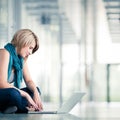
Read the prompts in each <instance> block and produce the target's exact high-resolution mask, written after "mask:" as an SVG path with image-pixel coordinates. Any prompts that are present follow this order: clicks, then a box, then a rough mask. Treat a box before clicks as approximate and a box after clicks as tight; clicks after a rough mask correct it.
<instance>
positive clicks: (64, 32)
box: [0, 0, 120, 104]
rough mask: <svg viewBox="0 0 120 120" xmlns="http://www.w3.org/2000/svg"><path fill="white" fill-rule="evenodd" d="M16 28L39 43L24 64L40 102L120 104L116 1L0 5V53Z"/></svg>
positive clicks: (32, 0)
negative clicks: (79, 97) (77, 95)
mask: <svg viewBox="0 0 120 120" xmlns="http://www.w3.org/2000/svg"><path fill="white" fill-rule="evenodd" d="M21 28H29V29H31V30H32V31H33V32H35V33H36V34H37V35H38V37H39V39H40V49H39V50H38V51H37V52H36V53H35V54H33V55H31V56H30V57H29V60H28V64H29V69H30V72H31V74H32V78H33V79H34V81H35V83H36V84H37V86H39V87H40V89H41V92H42V99H43V101H44V102H47V103H53V104H54V103H59V104H62V103H63V101H64V100H66V99H67V98H68V96H70V95H71V93H73V92H74V91H81V92H86V96H85V97H84V100H83V101H82V102H83V103H86V102H99V103H118V102H119V101H120V93H119V91H120V82H119V81H120V64H119V63H120V53H119V52H120V0H0V47H1V48H2V47H4V45H5V44H6V43H7V42H10V41H11V39H12V37H13V35H14V33H15V32H16V31H17V30H19V29H21ZM23 86H24V83H23Z"/></svg>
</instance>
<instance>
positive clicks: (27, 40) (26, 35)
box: [11, 29, 39, 53]
mask: <svg viewBox="0 0 120 120" xmlns="http://www.w3.org/2000/svg"><path fill="white" fill-rule="evenodd" d="M33 41H35V43H36V45H35V48H34V49H33V51H32V53H34V52H36V51H37V50H38V48H39V40H38V37H37V36H36V35H35V33H33V32H32V31H31V30H30V29H20V30H18V31H17V32H16V33H15V34H14V36H13V39H12V41H11V43H12V44H13V45H14V46H15V47H17V48H18V49H21V48H23V47H25V46H28V45H30V44H31V43H32V42H33Z"/></svg>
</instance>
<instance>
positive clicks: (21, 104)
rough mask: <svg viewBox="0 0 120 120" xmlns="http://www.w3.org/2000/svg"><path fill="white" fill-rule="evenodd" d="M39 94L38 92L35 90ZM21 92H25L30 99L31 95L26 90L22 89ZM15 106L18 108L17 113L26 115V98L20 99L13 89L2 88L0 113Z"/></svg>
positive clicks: (17, 92)
mask: <svg viewBox="0 0 120 120" xmlns="http://www.w3.org/2000/svg"><path fill="white" fill-rule="evenodd" d="M37 89H38V91H39V93H40V90H39V88H37ZM21 90H23V91H25V92H27V93H28V94H29V95H30V96H31V97H33V93H32V92H31V91H30V90H29V89H28V88H27V87H25V88H22V89H21ZM11 106H16V107H17V108H18V110H17V113H27V112H28V110H27V108H26V107H27V106H28V101H27V99H26V98H24V97H22V96H21V94H20V92H19V91H18V90H16V89H15V88H4V89H0V111H4V110H5V109H6V108H8V107H11Z"/></svg>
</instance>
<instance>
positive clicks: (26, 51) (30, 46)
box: [18, 41, 36, 58]
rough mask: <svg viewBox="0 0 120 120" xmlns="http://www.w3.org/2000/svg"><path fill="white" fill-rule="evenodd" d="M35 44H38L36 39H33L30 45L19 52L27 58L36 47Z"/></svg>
mask: <svg viewBox="0 0 120 120" xmlns="http://www.w3.org/2000/svg"><path fill="white" fill-rule="evenodd" d="M35 45H36V44H35V41H33V42H32V43H31V44H30V45H28V46H25V47H23V48H21V50H20V51H19V52H18V54H19V55H20V56H21V57H23V58H27V57H28V56H29V55H31V54H32V51H33V49H34V48H35Z"/></svg>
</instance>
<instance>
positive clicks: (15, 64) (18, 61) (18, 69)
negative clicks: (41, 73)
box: [4, 43, 23, 88]
mask: <svg viewBox="0 0 120 120" xmlns="http://www.w3.org/2000/svg"><path fill="white" fill-rule="evenodd" d="M4 48H5V49H6V50H7V51H8V52H9V53H10V60H9V66H8V80H9V78H10V75H11V72H12V68H14V69H15V71H14V72H15V74H14V86H15V87H17V88H20V83H21V81H22V78H23V72H22V69H23V58H22V57H21V56H19V55H17V53H16V50H15V47H14V46H13V45H12V44H11V43H8V44H7V45H5V46H4Z"/></svg>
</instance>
